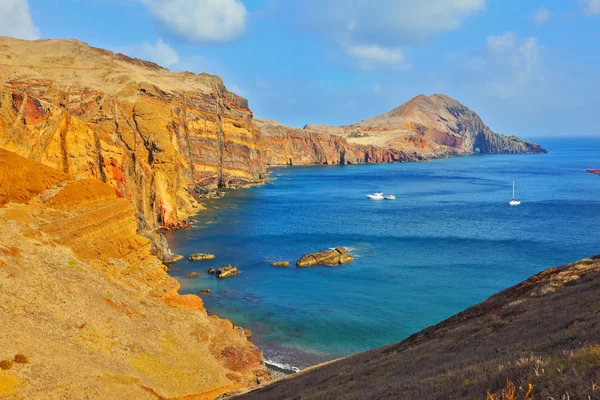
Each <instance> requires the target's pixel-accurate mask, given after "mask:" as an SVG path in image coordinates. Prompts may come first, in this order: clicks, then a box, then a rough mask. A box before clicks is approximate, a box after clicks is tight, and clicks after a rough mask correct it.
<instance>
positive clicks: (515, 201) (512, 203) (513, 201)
mask: <svg viewBox="0 0 600 400" xmlns="http://www.w3.org/2000/svg"><path fill="white" fill-rule="evenodd" d="M508 204H510V205H511V206H520V205H521V200H517V199H515V181H513V196H512V200H511V201H510V203H508Z"/></svg>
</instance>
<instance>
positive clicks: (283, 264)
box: [271, 261, 290, 267]
mask: <svg viewBox="0 0 600 400" xmlns="http://www.w3.org/2000/svg"><path fill="white" fill-rule="evenodd" d="M271 265H272V266H273V267H289V266H290V263H289V262H288V261H277V262H274V263H273V264H271Z"/></svg>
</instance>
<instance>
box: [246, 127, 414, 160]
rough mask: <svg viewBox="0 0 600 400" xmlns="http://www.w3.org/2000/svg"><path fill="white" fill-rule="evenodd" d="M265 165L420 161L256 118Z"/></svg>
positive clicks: (401, 154)
mask: <svg viewBox="0 0 600 400" xmlns="http://www.w3.org/2000/svg"><path fill="white" fill-rule="evenodd" d="M255 122H256V125H257V126H258V128H259V130H260V132H261V136H262V140H263V143H264V147H265V158H266V162H267V164H268V165H312V164H318V165H335V164H342V165H343V164H367V163H393V162H406V161H418V160H420V159H422V157H420V156H418V155H415V154H409V153H406V152H405V151H402V150H399V149H393V148H389V147H378V146H373V145H362V144H356V143H351V142H349V141H348V140H347V139H346V138H344V137H342V136H338V135H335V134H329V133H320V132H314V131H311V130H307V129H298V128H291V127H287V126H284V125H281V124H279V123H277V122H275V121H271V120H267V119H262V118H255Z"/></svg>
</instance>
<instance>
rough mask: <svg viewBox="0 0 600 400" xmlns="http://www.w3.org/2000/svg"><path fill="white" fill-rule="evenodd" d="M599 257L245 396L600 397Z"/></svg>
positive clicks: (549, 273)
mask: <svg viewBox="0 0 600 400" xmlns="http://www.w3.org/2000/svg"><path fill="white" fill-rule="evenodd" d="M599 293H600V256H597V257H594V258H590V259H586V260H582V261H579V262H576V263H574V264H571V265H567V266H564V267H560V268H552V269H549V270H546V271H544V272H542V273H540V274H538V275H535V276H533V277H532V278H530V279H528V280H526V281H524V282H522V283H520V284H518V285H516V286H514V287H511V288H509V289H507V290H504V291H502V292H500V293H498V294H496V295H494V296H492V297H491V298H489V299H488V300H486V301H484V302H482V303H480V304H478V305H476V306H473V307H471V308H469V309H467V310H465V311H463V312H461V313H459V314H457V315H455V316H453V317H451V318H450V319H447V320H446V321H443V322H441V323H439V324H437V325H435V326H432V327H429V328H427V329H425V330H423V331H421V332H419V333H416V334H414V335H412V336H411V337H409V338H408V339H406V340H404V341H403V342H400V343H397V344H393V345H391V346H386V347H382V348H379V349H376V350H371V351H367V352H365V353H361V354H357V355H353V356H350V357H347V358H344V359H340V360H337V361H334V362H331V363H329V364H326V365H323V366H320V367H316V368H313V369H309V370H307V371H305V372H301V373H299V374H296V375H294V376H292V377H290V378H288V379H284V380H281V381H278V382H276V383H273V384H272V385H268V386H266V387H265V388H262V389H258V390H256V391H254V392H251V393H249V394H247V395H245V396H241V397H240V398H243V399H261V400H265V399H288V398H294V399H398V398H401V399H427V400H432V399H440V400H442V399H488V400H501V399H594V398H597V397H598V394H599V390H600V388H599V387H598V382H600V297H599V296H598V294H599Z"/></svg>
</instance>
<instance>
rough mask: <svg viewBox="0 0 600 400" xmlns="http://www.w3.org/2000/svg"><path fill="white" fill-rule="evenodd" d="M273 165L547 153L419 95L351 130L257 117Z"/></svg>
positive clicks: (453, 104) (454, 104)
mask: <svg viewBox="0 0 600 400" xmlns="http://www.w3.org/2000/svg"><path fill="white" fill-rule="evenodd" d="M256 123H257V125H258V127H259V130H260V131H261V134H262V136H263V140H264V141H265V143H266V144H265V148H266V155H265V157H266V159H267V163H268V164H271V165H307V164H357V163H381V162H384V163H385V162H403V161H421V160H430V159H435V158H445V157H450V156H455V155H461V154H472V153H482V154H485V153H487V154H500V153H504V154H509V153H510V154H522V153H546V150H544V149H543V148H542V147H541V146H539V145H537V144H535V143H532V142H528V141H525V140H521V139H519V138H518V137H516V136H505V135H501V134H498V133H494V132H493V131H492V130H491V129H490V128H489V127H488V126H487V125H485V124H484V123H483V121H482V120H481V118H480V117H479V116H478V115H477V114H476V113H475V112H474V111H472V110H470V109H469V108H467V107H466V106H464V105H463V104H461V103H460V102H458V101H456V100H454V99H452V98H451V97H448V96H446V95H443V94H434V95H432V96H424V95H420V96H417V97H415V98H413V99H411V100H410V101H408V102H407V103H405V104H403V105H401V106H400V107H397V108H395V109H393V110H391V111H389V112H387V113H384V114H381V115H378V116H376V117H373V118H369V119H367V120H364V121H361V122H358V123H356V124H352V125H346V126H328V125H306V126H305V127H304V129H297V128H290V127H285V126H283V125H280V124H277V123H276V122H273V121H269V120H261V119H256Z"/></svg>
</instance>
